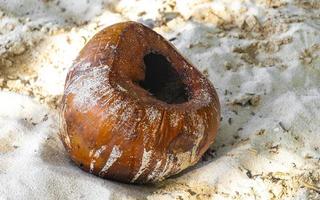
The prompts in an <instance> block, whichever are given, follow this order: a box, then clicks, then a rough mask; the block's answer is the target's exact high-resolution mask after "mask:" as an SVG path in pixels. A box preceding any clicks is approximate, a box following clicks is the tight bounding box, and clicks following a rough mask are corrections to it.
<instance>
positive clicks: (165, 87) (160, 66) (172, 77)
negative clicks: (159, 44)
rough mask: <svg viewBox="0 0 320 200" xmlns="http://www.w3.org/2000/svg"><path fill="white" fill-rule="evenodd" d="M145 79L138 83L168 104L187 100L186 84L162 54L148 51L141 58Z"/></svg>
mask: <svg viewBox="0 0 320 200" xmlns="http://www.w3.org/2000/svg"><path fill="white" fill-rule="evenodd" d="M143 60H144V64H145V80H143V81H141V82H140V83H139V84H140V86H141V87H142V88H144V89H145V90H147V91H149V92H150V93H151V94H152V95H153V96H154V97H156V98H157V99H159V100H161V101H164V102H167V103H168V104H179V103H183V102H186V101H188V92H187V86H186V85H185V84H184V83H183V82H182V80H181V78H180V77H179V74H178V72H177V71H176V70H175V69H174V68H173V67H172V66H171V64H170V62H169V61H168V60H167V59H166V57H164V56H163V55H160V54H156V53H149V54H147V55H145V56H144V58H143Z"/></svg>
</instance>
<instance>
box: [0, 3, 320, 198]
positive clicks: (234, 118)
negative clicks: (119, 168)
mask: <svg viewBox="0 0 320 200" xmlns="http://www.w3.org/2000/svg"><path fill="white" fill-rule="evenodd" d="M58 2H60V1H57V0H42V1H35V0H23V1H21V0H10V1H9V0H0V9H1V11H2V12H1V13H0V33H1V35H0V86H1V91H0V102H1V103H0V185H1V186H0V199H149V200H151V199H320V142H319V141H320V114H319V113H318V111H320V89H319V87H320V11H319V10H320V2H319V1H318V0H309V1H308V0H295V1H293V0H283V1H282V0H250V1H249V0H215V1H213V2H211V1H209V0H187V1H185V0H180V1H177V2H175V1H170V0H167V1H149V0H142V1H139V2H136V1H129V0H123V1H102V0H100V1H98V0H97V1H92V2H91V1H86V0H69V1H61V2H60V3H58ZM129 19H130V20H137V21H140V22H143V23H145V24H147V25H149V26H151V27H154V30H156V31H157V32H159V33H161V34H163V35H164V36H165V37H166V38H167V39H172V40H173V41H172V42H173V44H174V45H175V46H176V47H177V48H178V49H179V50H180V51H181V53H182V54H183V55H185V57H187V58H188V59H189V60H190V61H191V62H192V63H194V64H195V66H197V67H198V69H200V70H201V71H203V72H204V73H205V74H207V75H208V77H209V79H210V80H211V81H212V82H213V83H214V85H215V87H216V88H217V91H218V93H219V96H220V100H221V105H222V117H223V120H222V124H221V128H220V130H219V135H218V137H217V139H216V142H215V143H214V144H213V146H212V148H211V151H209V152H208V153H207V154H206V155H205V156H204V159H203V161H201V162H200V163H199V164H198V165H196V166H195V167H193V168H192V169H190V170H187V171H186V172H184V173H182V174H181V175H179V176H177V177H175V178H171V179H169V180H167V181H164V182H162V183H159V184H157V185H154V186H134V185H126V184H121V183H117V182H112V181H108V180H103V179H100V178H97V177H95V176H93V175H90V174H88V173H85V172H83V171H81V170H80V169H79V168H78V167H76V166H75V165H74V164H73V163H72V162H71V161H70V160H69V158H68V156H67V155H66V152H65V150H64V149H63V147H62V144H61V142H60V141H59V139H58V137H57V127H58V119H57V110H56V108H57V105H58V103H59V99H60V97H61V94H62V92H63V84H64V79H65V75H66V73H67V70H68V68H69V67H70V65H71V63H72V60H73V59H74V58H75V56H76V55H77V53H78V52H79V50H80V49H81V48H82V47H83V45H84V44H85V42H87V41H88V39H89V38H90V37H91V36H93V35H94V34H95V33H96V32H98V31H99V30H101V29H102V28H103V27H105V26H107V25H110V24H113V23H115V22H119V21H124V20H129ZM174 38H176V39H174Z"/></svg>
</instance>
